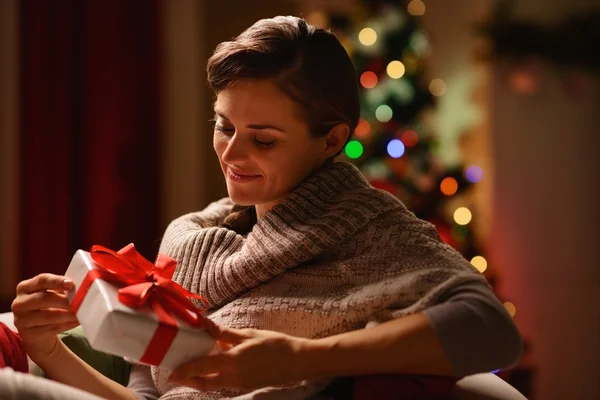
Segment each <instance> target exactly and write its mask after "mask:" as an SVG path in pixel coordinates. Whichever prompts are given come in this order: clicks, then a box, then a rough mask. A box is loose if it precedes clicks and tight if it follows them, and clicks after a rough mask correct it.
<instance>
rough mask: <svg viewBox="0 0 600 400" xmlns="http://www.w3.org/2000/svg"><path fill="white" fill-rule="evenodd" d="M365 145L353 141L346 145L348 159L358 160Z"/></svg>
mask: <svg viewBox="0 0 600 400" xmlns="http://www.w3.org/2000/svg"><path fill="white" fill-rule="evenodd" d="M362 153H363V145H362V144H361V143H360V142H359V141H358V140H351V141H349V142H348V144H347V145H346V155H347V156H348V158H358V157H360V156H362Z"/></svg>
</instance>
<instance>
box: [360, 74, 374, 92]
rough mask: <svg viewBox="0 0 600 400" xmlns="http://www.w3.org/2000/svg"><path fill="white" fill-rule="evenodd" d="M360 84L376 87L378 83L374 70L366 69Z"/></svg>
mask: <svg viewBox="0 0 600 400" xmlns="http://www.w3.org/2000/svg"><path fill="white" fill-rule="evenodd" d="M360 84H361V85H363V86H364V87H365V88H367V89H371V88H374V87H375V85H377V75H376V74H375V72H372V71H365V72H363V73H362V75H361V76H360Z"/></svg>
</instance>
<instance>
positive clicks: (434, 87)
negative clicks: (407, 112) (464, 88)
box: [429, 78, 446, 97]
mask: <svg viewBox="0 0 600 400" xmlns="http://www.w3.org/2000/svg"><path fill="white" fill-rule="evenodd" d="M429 91H430V92H431V94H432V95H434V96H436V97H440V96H443V95H444V93H446V82H444V81H443V80H441V79H439V78H438V79H434V80H432V81H431V83H430V84H429Z"/></svg>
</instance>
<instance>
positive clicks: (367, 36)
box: [358, 28, 377, 46]
mask: <svg viewBox="0 0 600 400" xmlns="http://www.w3.org/2000/svg"><path fill="white" fill-rule="evenodd" d="M358 40H359V41H360V42H361V43H362V44H364V45H365V46H371V45H373V44H374V43H375V42H376V41H377V32H375V30H374V29H373V28H364V29H362V30H361V31H360V32H359V34H358Z"/></svg>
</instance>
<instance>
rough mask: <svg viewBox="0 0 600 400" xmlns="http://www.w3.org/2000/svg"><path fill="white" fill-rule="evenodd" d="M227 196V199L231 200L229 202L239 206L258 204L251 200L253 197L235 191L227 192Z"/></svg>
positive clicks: (256, 201) (256, 200)
mask: <svg viewBox="0 0 600 400" xmlns="http://www.w3.org/2000/svg"><path fill="white" fill-rule="evenodd" d="M228 194H229V198H231V201H233V202H234V203H235V204H237V205H240V206H254V205H256V204H260V201H258V199H254V198H252V197H253V196H248V195H245V194H243V193H236V192H235V191H229V192H228Z"/></svg>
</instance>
